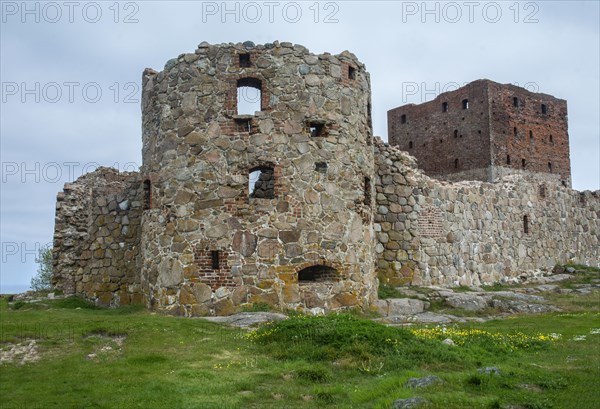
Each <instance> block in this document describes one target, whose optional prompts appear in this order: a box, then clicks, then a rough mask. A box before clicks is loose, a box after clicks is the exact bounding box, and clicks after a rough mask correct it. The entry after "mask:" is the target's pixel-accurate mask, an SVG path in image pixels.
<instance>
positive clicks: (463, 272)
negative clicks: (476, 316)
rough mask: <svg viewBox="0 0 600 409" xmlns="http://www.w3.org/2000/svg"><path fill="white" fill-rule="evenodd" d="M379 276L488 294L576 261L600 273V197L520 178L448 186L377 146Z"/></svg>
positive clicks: (407, 158)
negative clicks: (488, 289)
mask: <svg viewBox="0 0 600 409" xmlns="http://www.w3.org/2000/svg"><path fill="white" fill-rule="evenodd" d="M375 160H376V173H377V178H376V191H377V195H376V202H377V209H376V214H375V226H374V228H375V231H376V238H377V242H378V243H377V246H376V252H377V256H378V273H379V277H380V280H381V282H384V283H390V284H400V283H412V284H436V285H449V286H454V285H480V284H491V283H493V282H498V281H502V280H506V279H510V278H511V277H515V276H517V275H521V274H525V275H527V274H533V273H534V272H536V271H539V270H550V269H552V268H553V267H554V265H555V264H557V263H566V262H568V261H573V262H577V263H582V264H588V265H595V266H600V237H599V235H600V192H598V191H596V192H589V191H587V192H577V191H575V190H572V189H569V188H565V187H563V186H561V185H556V184H545V183H540V182H538V181H537V179H529V180H528V179H525V178H523V177H521V176H519V175H513V176H510V177H507V178H505V179H504V181H502V182H500V183H494V184H490V183H485V182H459V183H448V182H440V181H438V180H435V179H431V178H429V177H427V176H426V175H424V174H423V173H422V171H421V170H419V169H417V167H416V162H415V160H414V158H413V157H411V156H410V155H408V154H407V153H406V152H402V151H400V150H399V149H398V148H395V147H391V146H386V145H384V144H383V143H382V142H381V141H380V140H377V141H376V143H375Z"/></svg>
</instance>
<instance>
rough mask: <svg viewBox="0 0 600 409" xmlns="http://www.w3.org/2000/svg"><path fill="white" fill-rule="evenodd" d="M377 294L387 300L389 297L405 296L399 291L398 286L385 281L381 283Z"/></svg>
mask: <svg viewBox="0 0 600 409" xmlns="http://www.w3.org/2000/svg"><path fill="white" fill-rule="evenodd" d="M377 296H378V297H379V299H380V300H385V299H387V298H404V295H403V294H402V293H401V292H400V291H398V290H397V289H396V287H393V286H391V285H388V284H383V283H380V284H379V289H378V290H377Z"/></svg>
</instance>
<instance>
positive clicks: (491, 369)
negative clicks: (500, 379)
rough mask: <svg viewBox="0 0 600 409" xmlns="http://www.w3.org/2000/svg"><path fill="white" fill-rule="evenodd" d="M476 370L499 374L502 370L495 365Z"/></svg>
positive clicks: (485, 373) (486, 373)
mask: <svg viewBox="0 0 600 409" xmlns="http://www.w3.org/2000/svg"><path fill="white" fill-rule="evenodd" d="M477 372H479V373H480V374H484V375H501V374H502V371H500V369H499V368H498V367H495V366H486V367H485V368H478V369H477Z"/></svg>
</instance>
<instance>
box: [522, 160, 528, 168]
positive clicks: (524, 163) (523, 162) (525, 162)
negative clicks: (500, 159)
mask: <svg viewBox="0 0 600 409" xmlns="http://www.w3.org/2000/svg"><path fill="white" fill-rule="evenodd" d="M525 166H527V161H526V160H525V159H521V167H522V168H523V169H525Z"/></svg>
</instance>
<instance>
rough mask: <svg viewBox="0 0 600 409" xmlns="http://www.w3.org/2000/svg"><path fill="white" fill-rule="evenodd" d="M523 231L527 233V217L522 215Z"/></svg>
mask: <svg viewBox="0 0 600 409" xmlns="http://www.w3.org/2000/svg"><path fill="white" fill-rule="evenodd" d="M523 233H525V234H529V217H527V216H523Z"/></svg>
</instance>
